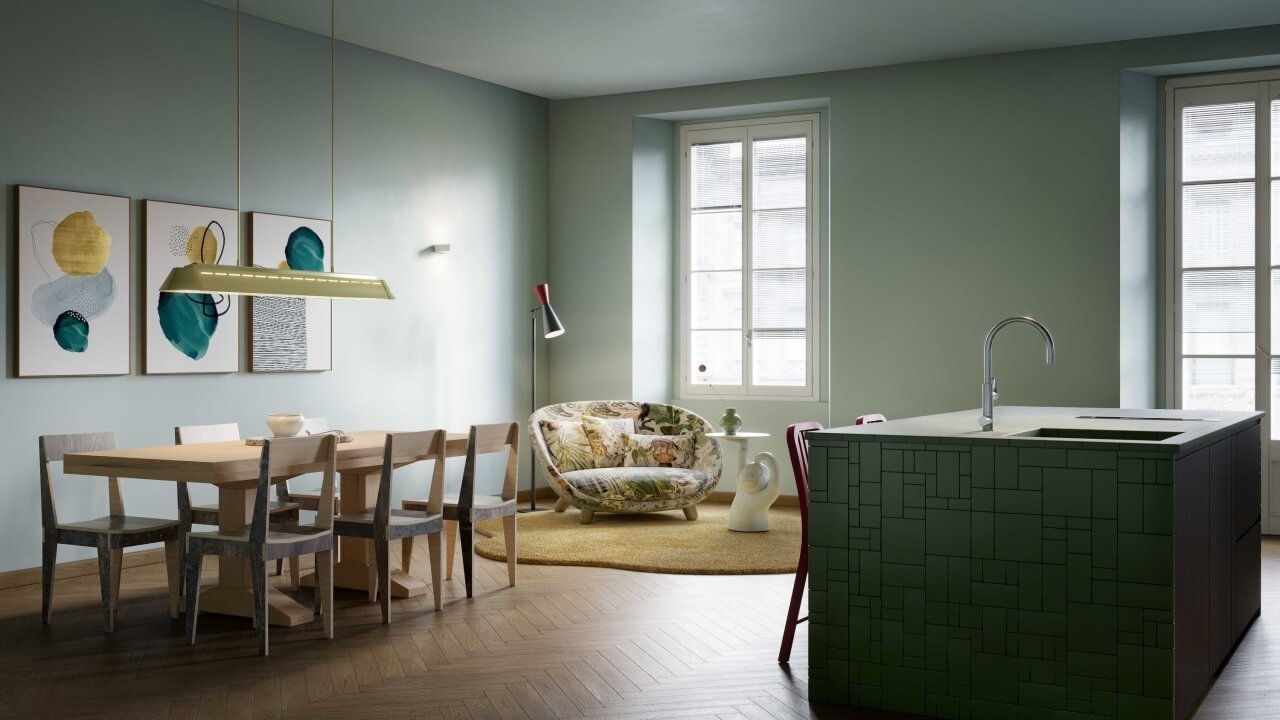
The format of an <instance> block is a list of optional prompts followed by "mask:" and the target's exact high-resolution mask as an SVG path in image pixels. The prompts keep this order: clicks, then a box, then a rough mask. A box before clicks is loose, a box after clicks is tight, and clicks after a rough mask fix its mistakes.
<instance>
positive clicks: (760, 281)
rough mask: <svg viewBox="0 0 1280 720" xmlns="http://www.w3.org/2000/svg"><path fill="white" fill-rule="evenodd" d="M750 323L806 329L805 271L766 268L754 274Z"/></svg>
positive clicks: (753, 324)
mask: <svg viewBox="0 0 1280 720" xmlns="http://www.w3.org/2000/svg"><path fill="white" fill-rule="evenodd" d="M752 282H753V285H752V288H751V292H752V294H753V298H752V303H751V323H752V326H753V327H758V328H770V329H775V330H776V329H779V328H797V329H804V327H805V325H806V323H805V319H806V316H805V299H806V298H805V271H804V270H763V271H756V272H755V273H753V274H752Z"/></svg>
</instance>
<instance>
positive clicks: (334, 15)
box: [236, 0, 338, 256]
mask: <svg viewBox="0 0 1280 720" xmlns="http://www.w3.org/2000/svg"><path fill="white" fill-rule="evenodd" d="M239 1H240V0H236V2H239ZM337 5H338V0H329V247H330V251H329V252H330V256H332V253H333V250H332V248H333V226H334V225H335V224H336V222H337V219H338V208H337V205H336V204H335V203H334V200H333V198H334V190H333V188H334V186H335V185H336V184H337V177H338V170H337V168H338V156H337V154H336V152H335V147H336V143H335V142H334V137H335V136H336V135H337V127H338V120H337V117H338V115H337V111H336V110H335V109H334V108H335V107H336V106H337V104H338V103H337V99H338V90H337V87H338V81H337V63H336V58H337V55H338V12H337V9H336V8H337Z"/></svg>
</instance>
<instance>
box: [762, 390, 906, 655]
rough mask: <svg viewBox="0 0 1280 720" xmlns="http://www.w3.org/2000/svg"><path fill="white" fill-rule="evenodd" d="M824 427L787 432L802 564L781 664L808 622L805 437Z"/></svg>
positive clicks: (867, 418)
mask: <svg viewBox="0 0 1280 720" xmlns="http://www.w3.org/2000/svg"><path fill="white" fill-rule="evenodd" d="M877 422H885V417H884V416H883V415H879V414H872V415H862V416H860V417H858V419H857V420H855V421H854V424H855V425H867V424H869V423H877ZM821 429H822V423H819V422H802V423H796V424H795V425H791V426H789V427H788V428H787V450H788V451H790V453H791V471H792V472H793V473H794V474H795V477H796V497H797V499H798V500H799V501H800V562H799V564H798V565H797V566H796V581H795V584H794V585H793V586H792V588H791V606H790V607H789V608H788V609H787V624H786V627H785V628H783V630H782V648H781V649H779V650H778V662H779V663H788V662H791V644H792V643H793V642H794V641H795V639H796V626H797V625H799V624H800V623H802V622H804V621H805V620H808V619H809V617H808V616H807V615H806V616H805V617H800V601H801V600H802V599H804V586H805V583H806V582H807V581H808V579H809V444H808V443H807V442H806V441H805V438H804V435H805V433H807V432H811V431H813V430H821Z"/></svg>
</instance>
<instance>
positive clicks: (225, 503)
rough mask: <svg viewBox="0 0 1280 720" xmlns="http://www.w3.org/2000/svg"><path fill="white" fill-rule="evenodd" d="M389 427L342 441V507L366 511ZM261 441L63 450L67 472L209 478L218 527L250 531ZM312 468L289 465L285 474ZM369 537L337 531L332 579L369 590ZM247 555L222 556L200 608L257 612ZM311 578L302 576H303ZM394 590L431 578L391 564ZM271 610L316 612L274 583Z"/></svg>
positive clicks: (450, 447)
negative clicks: (254, 443)
mask: <svg viewBox="0 0 1280 720" xmlns="http://www.w3.org/2000/svg"><path fill="white" fill-rule="evenodd" d="M386 436H387V433H386V431H373V430H368V431H361V432H356V433H352V437H353V439H352V441H351V442H345V443H339V445H338V453H337V454H338V473H339V476H340V481H339V482H340V488H341V493H340V500H339V509H340V510H341V512H361V511H364V510H368V509H370V508H372V507H373V505H374V503H375V502H376V501H377V496H378V479H379V475H380V474H381V472H382V459H383V449H384V445H385V443H386ZM446 452H447V455H448V457H459V456H462V455H466V453H467V434H466V433H449V435H448V442H447V451H446ZM261 455H262V448H261V447H255V446H252V445H247V444H245V442H244V441H233V442H220V443H202V444H195V445H158V446H156V447H146V448H134V449H124V450H100V451H95V452H83V453H67V455H66V456H65V457H64V458H63V473H64V474H66V475H91V476H98V477H117V478H135V479H139V480H164V481H168V482H189V483H207V484H210V485H214V486H216V487H217V488H218V517H219V521H220V522H219V526H218V528H219V530H221V531H222V532H244V531H245V530H246V528H247V527H248V526H249V524H250V522H251V521H252V518H253V502H254V497H255V496H256V495H257V484H258V469H259V468H258V466H259V459H260V458H261ZM309 469H310V468H307V469H305V470H304V469H303V468H301V467H300V468H297V469H291V468H283V470H282V472H281V475H280V477H278V478H273V479H272V482H273V483H276V482H283V481H285V480H288V479H290V478H292V477H296V476H297V475H299V474H301V473H303V472H306V471H307V470H309ZM369 543H370V541H369V540H364V539H361V538H348V537H340V538H338V557H337V562H336V563H335V565H334V575H333V578H334V584H335V585H336V586H337V587H342V588H349V589H352V590H364V591H366V592H367V591H368V590H369V581H370V578H371V577H373V572H372V569H371V567H370V565H371V563H372V562H373V560H372V558H373V553H372V552H371V548H370V546H369ZM248 562H249V561H248V560H244V559H241V558H235V557H226V556H219V557H218V582H217V584H216V585H214V586H212V587H209V588H207V589H205V590H204V591H203V592H201V594H200V610H201V612H214V613H219V614H223V615H237V616H240V617H248V618H252V617H253V597H252V590H251V588H250V576H249V564H248ZM309 579H311V578H304V579H303V580H304V582H306V581H307V580H309ZM391 591H392V592H391V595H392V597H414V596H417V595H421V594H423V593H427V592H430V587H429V586H428V585H427V583H426V582H424V581H422V580H420V579H418V578H415V577H413V576H411V575H408V574H407V573H404V572H401V571H400V570H392V571H391ZM267 617H268V621H269V622H270V623H271V624H273V625H286V626H291V625H298V624H301V623H305V622H310V621H311V620H312V619H313V618H314V614H313V611H312V608H311V606H309V605H303V604H302V603H299V602H298V601H296V600H294V599H293V598H291V597H289V596H288V595H285V594H284V593H282V592H280V591H279V590H277V589H275V588H268V590H267Z"/></svg>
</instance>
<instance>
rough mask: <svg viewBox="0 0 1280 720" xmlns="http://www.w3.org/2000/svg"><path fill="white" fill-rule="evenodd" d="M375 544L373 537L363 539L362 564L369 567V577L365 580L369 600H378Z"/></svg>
mask: <svg viewBox="0 0 1280 720" xmlns="http://www.w3.org/2000/svg"><path fill="white" fill-rule="evenodd" d="M377 544H378V543H377V541H376V540H373V539H368V540H365V541H364V565H365V567H367V568H368V569H369V570H368V573H369V578H368V580H367V583H368V585H369V602H377V601H378V558H377V553H376V552H375V551H374V546H375V545H377Z"/></svg>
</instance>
